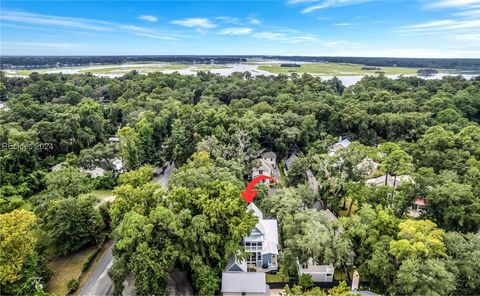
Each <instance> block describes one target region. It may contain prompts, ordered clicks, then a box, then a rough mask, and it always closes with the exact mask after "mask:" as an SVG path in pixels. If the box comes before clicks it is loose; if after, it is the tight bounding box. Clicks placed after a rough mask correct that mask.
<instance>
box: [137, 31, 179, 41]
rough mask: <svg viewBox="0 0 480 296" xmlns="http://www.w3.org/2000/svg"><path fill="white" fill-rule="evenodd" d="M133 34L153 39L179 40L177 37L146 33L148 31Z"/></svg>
mask: <svg viewBox="0 0 480 296" xmlns="http://www.w3.org/2000/svg"><path fill="white" fill-rule="evenodd" d="M135 35H138V36H142V37H148V38H153V39H162V40H179V39H178V38H175V37H170V36H163V35H155V34H148V33H135Z"/></svg>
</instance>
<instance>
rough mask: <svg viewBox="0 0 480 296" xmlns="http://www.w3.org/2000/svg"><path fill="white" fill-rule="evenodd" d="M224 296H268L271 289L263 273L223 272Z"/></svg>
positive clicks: (222, 290)
mask: <svg viewBox="0 0 480 296" xmlns="http://www.w3.org/2000/svg"><path fill="white" fill-rule="evenodd" d="M221 292H222V295H223V296H268V295H270V288H269V287H268V285H267V280H266V277H265V273H263V272H223V273H222V289H221Z"/></svg>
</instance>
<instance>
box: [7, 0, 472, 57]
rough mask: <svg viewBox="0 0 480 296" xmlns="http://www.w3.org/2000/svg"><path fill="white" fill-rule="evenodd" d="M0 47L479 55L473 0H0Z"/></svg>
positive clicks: (54, 51)
mask: <svg viewBox="0 0 480 296" xmlns="http://www.w3.org/2000/svg"><path fill="white" fill-rule="evenodd" d="M0 8H1V11H0V25H1V27H0V33H1V35H0V54H2V55H107V54H111V55H123V54H125V55H128V54H159V55H166V54H168V55H175V54H198V55H206V54H225V55H228V54H231V55H241V54H245V55H315V56H324V55H325V56H388V57H445V58H447V57H465V58H479V57H480V0H384V1H381V0H258V1H232V0H228V1H220V0H213V1H194V0H190V1H162V0H156V1H154V0H151V1H122V0H120V1H100V0H96V1H95V0H92V1H69V0H63V1H60V0H57V1H39V0H37V1H25V0H20V1H19V0H15V1H13V0H2V1H1V2H0Z"/></svg>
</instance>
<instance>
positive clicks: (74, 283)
mask: <svg viewBox="0 0 480 296" xmlns="http://www.w3.org/2000/svg"><path fill="white" fill-rule="evenodd" d="M67 289H68V290H67V294H72V293H73V292H75V291H76V290H77V289H78V280H77V279H71V280H69V281H68V283H67Z"/></svg>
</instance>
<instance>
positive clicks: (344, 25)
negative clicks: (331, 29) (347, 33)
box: [333, 23, 355, 27]
mask: <svg viewBox="0 0 480 296" xmlns="http://www.w3.org/2000/svg"><path fill="white" fill-rule="evenodd" d="M333 25H334V26H337V27H350V26H353V25H355V24H354V23H336V24H333Z"/></svg>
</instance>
